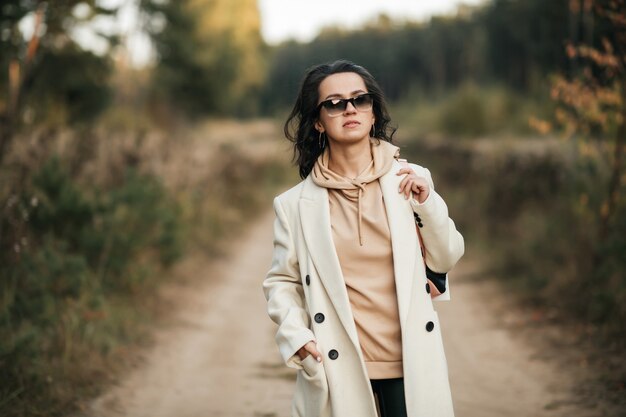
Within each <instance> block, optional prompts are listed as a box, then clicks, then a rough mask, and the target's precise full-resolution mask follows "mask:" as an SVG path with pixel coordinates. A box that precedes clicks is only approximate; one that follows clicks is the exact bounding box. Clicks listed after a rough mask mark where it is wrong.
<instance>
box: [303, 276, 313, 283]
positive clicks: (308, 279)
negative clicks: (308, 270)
mask: <svg viewBox="0 0 626 417" xmlns="http://www.w3.org/2000/svg"><path fill="white" fill-rule="evenodd" d="M304 280H305V281H306V285H311V277H310V276H308V275H307V276H306V278H305V279H304Z"/></svg>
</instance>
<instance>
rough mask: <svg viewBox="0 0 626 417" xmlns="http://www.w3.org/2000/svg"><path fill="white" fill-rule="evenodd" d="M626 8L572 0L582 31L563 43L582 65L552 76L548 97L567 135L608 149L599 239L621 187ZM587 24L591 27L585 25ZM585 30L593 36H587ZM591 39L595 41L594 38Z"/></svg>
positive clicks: (609, 1)
mask: <svg viewBox="0 0 626 417" xmlns="http://www.w3.org/2000/svg"><path fill="white" fill-rule="evenodd" d="M625 10H626V1H625V0H595V1H594V0H572V1H570V13H571V15H572V18H571V19H572V21H574V24H575V25H577V24H580V25H581V26H582V30H576V31H574V33H575V34H582V35H581V37H580V38H574V39H572V40H571V41H570V42H569V43H568V44H567V48H566V50H567V54H568V56H569V57H570V58H571V59H572V60H574V61H575V62H576V67H577V68H578V67H579V66H580V69H579V70H578V71H576V72H574V73H573V74H572V75H571V76H570V77H566V76H564V75H559V76H557V77H555V80H554V82H553V86H552V97H553V99H555V100H556V101H557V102H558V103H559V108H558V109H557V113H556V119H557V121H558V122H559V124H561V125H562V126H564V127H565V128H566V131H567V132H568V134H569V135H570V136H571V135H574V134H578V135H579V136H580V137H581V139H582V140H583V141H586V142H592V141H594V140H600V141H602V142H603V143H605V144H607V145H608V146H609V147H610V148H612V152H611V157H610V160H609V161H607V162H608V165H609V166H610V175H609V180H608V184H606V185H605V187H606V188H605V192H604V193H603V194H604V197H603V201H602V204H601V206H600V210H599V213H598V233H599V234H598V238H599V241H600V242H601V243H603V242H604V241H605V240H606V239H607V237H608V234H609V229H610V225H611V222H612V221H613V220H614V217H615V214H616V209H617V206H618V201H619V198H620V196H622V193H621V191H623V190H622V188H623V186H624V184H623V183H624V148H625V146H626V15H625V14H624V11H625ZM589 25H593V26H595V30H594V28H593V27H591V28H590V27H589ZM589 33H592V34H594V33H595V36H593V35H589ZM594 38H595V39H594Z"/></svg>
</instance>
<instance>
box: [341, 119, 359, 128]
mask: <svg viewBox="0 0 626 417" xmlns="http://www.w3.org/2000/svg"><path fill="white" fill-rule="evenodd" d="M360 124H361V123H360V122H357V121H356V120H348V121H347V122H345V123H344V124H343V127H355V126H358V125H360Z"/></svg>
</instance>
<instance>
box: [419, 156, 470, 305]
mask: <svg viewBox="0 0 626 417" xmlns="http://www.w3.org/2000/svg"><path fill="white" fill-rule="evenodd" d="M410 165H411V168H413V170H414V171H415V173H416V174H417V175H418V176H421V177H424V178H426V180H427V181H428V184H429V185H430V193H429V195H428V197H427V198H426V200H425V201H424V202H423V203H421V204H420V203H419V202H417V201H416V200H415V199H411V200H410V202H411V206H412V208H413V211H414V212H415V213H417V214H418V215H419V216H420V219H421V222H422V225H423V227H421V228H420V233H421V235H422V239H423V240H424V246H425V247H426V265H428V267H429V268H430V269H432V270H433V271H435V272H440V273H446V272H448V271H450V270H451V269H452V267H454V265H455V264H456V263H457V261H458V260H459V259H461V256H463V253H464V252H465V242H464V240H463V236H462V235H461V234H460V233H459V232H458V231H457V230H456V226H455V225H454V221H452V219H451V218H450V217H448V206H446V203H445V202H444V201H443V198H441V196H440V195H439V194H437V192H436V191H435V186H434V184H433V179H432V176H431V175H430V171H429V170H428V169H426V168H424V167H420V166H418V165H415V164H410ZM446 292H447V291H446ZM444 294H445V293H444Z"/></svg>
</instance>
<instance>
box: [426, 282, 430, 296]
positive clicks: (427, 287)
mask: <svg viewBox="0 0 626 417" xmlns="http://www.w3.org/2000/svg"><path fill="white" fill-rule="evenodd" d="M426 292H427V293H428V294H430V284H429V283H428V282H427V283H426Z"/></svg>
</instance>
